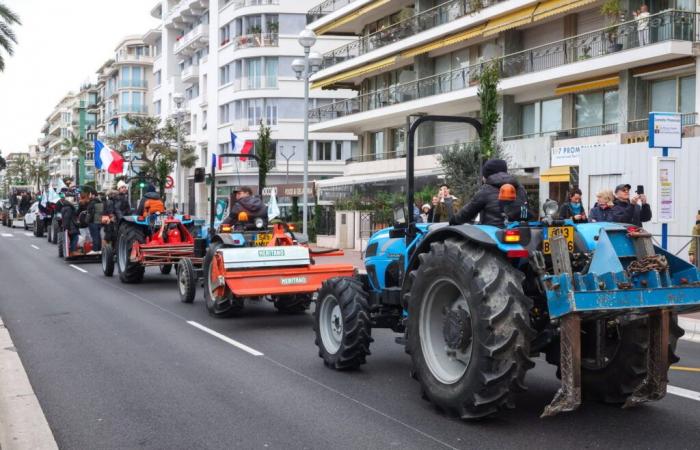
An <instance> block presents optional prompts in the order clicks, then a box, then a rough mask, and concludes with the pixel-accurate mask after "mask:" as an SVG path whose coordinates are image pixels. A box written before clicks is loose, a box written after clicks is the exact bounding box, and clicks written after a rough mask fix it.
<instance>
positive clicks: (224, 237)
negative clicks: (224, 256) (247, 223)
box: [211, 233, 245, 247]
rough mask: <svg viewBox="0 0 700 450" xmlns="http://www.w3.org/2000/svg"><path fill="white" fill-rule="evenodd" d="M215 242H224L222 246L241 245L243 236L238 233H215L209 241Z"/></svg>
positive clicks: (243, 240) (243, 239) (243, 241)
mask: <svg viewBox="0 0 700 450" xmlns="http://www.w3.org/2000/svg"><path fill="white" fill-rule="evenodd" d="M236 241H237V242H236ZM215 242H220V243H222V244H224V247H242V246H243V244H244V243H245V238H244V237H243V235H242V234H239V233H232V234H225V233H224V234H216V235H214V236H213V237H212V238H211V243H212V244H213V243H215Z"/></svg>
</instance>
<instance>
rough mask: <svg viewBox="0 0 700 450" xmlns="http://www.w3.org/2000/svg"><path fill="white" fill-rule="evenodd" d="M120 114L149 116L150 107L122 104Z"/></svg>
mask: <svg viewBox="0 0 700 450" xmlns="http://www.w3.org/2000/svg"><path fill="white" fill-rule="evenodd" d="M119 112H120V113H121V114H127V113H129V114H147V113H148V107H147V106H146V105H133V104H121V105H119Z"/></svg>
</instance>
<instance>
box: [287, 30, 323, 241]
mask: <svg viewBox="0 0 700 450" xmlns="http://www.w3.org/2000/svg"><path fill="white" fill-rule="evenodd" d="M298 41H299V45H301V46H302V47H303V48H304V59H303V60H302V59H300V58H295V59H294V61H292V69H294V72H295V73H296V75H297V80H303V81H304V151H303V152H302V153H303V154H304V182H303V191H304V196H303V202H304V203H303V205H302V211H303V222H302V232H303V233H304V234H306V235H307V236H308V234H309V225H308V222H309V205H308V203H309V199H308V193H307V190H308V189H307V187H308V185H309V78H310V77H311V75H312V74H313V73H315V72H316V71H318V69H319V67H320V66H321V63H322V62H323V58H322V57H321V55H319V54H318V53H315V52H314V53H313V54H312V53H311V47H313V46H314V44H315V43H316V34H315V33H314V32H313V31H311V30H309V29H308V28H305V29H303V30H302V31H301V33H299V38H298Z"/></svg>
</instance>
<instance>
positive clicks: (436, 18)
mask: <svg viewBox="0 0 700 450" xmlns="http://www.w3.org/2000/svg"><path fill="white" fill-rule="evenodd" d="M502 1H504V0H492V1H491V2H490V3H489V6H491V5H495V4H496V3H500V2H502ZM476 4H477V2H473V1H469V0H452V1H448V2H445V3H443V4H441V5H438V6H436V7H434V8H430V9H427V10H425V11H421V12H420V13H418V14H416V15H414V16H412V17H409V18H406V19H404V20H401V21H399V22H397V23H395V24H393V25H390V26H388V27H386V28H384V29H382V30H379V31H377V32H374V33H372V34H370V35H367V36H362V37H360V38H359V39H358V40H356V41H353V42H350V43H349V44H346V45H344V46H342V47H339V48H337V49H335V50H333V51H330V52H328V53H325V54H324V55H323V64H322V67H323V68H324V69H325V68H328V67H330V66H333V65H335V64H338V63H339V62H342V61H346V60H348V59H352V58H356V57H358V56H360V55H364V54H365V53H369V52H371V51H372V50H376V49H378V48H381V47H384V46H386V45H389V44H393V43H394V42H398V41H400V40H403V39H406V38H408V37H411V36H414V35H416V34H418V33H421V32H423V31H426V30H430V29H432V28H435V27H437V26H440V25H443V24H446V23H449V22H452V21H454V20H457V19H459V18H460V17H464V16H466V15H468V14H471V13H472V12H474V11H476V10H477V9H476V8H475V6H474V5H476ZM479 9H481V7H479Z"/></svg>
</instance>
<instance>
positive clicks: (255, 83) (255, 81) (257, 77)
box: [246, 58, 262, 89]
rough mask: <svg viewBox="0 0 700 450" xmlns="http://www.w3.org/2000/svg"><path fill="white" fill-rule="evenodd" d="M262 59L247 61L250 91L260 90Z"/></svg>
mask: <svg viewBox="0 0 700 450" xmlns="http://www.w3.org/2000/svg"><path fill="white" fill-rule="evenodd" d="M261 65H262V59H261V58H250V59H248V60H247V61H246V66H247V67H248V89H260V85H261V77H262V70H261Z"/></svg>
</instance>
